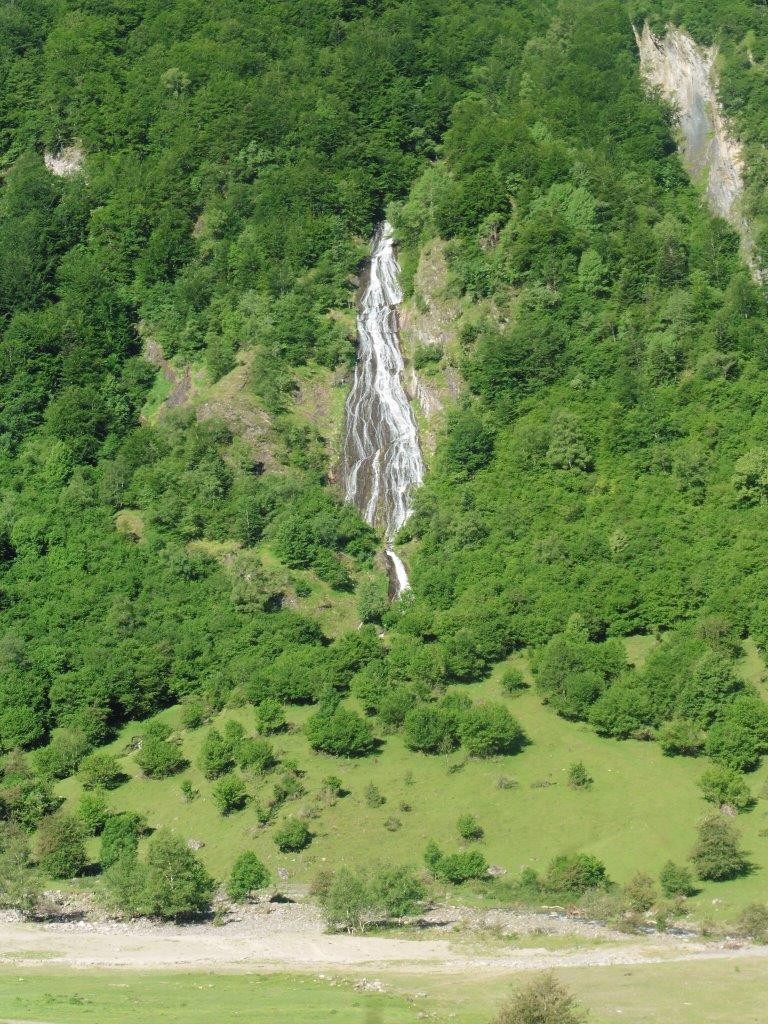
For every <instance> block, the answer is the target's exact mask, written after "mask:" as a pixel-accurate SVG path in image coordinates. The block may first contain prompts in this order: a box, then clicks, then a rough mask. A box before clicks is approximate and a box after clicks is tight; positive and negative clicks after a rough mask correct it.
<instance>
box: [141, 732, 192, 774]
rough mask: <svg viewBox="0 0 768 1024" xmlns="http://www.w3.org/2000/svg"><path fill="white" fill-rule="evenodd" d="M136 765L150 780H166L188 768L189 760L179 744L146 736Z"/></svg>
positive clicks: (157, 737)
mask: <svg viewBox="0 0 768 1024" xmlns="http://www.w3.org/2000/svg"><path fill="white" fill-rule="evenodd" d="M136 764H137V765H138V766H139V768H141V770H142V772H143V773H144V774H145V775H146V776H147V777H148V778H150V779H166V778H168V777H169V776H171V775H177V774H178V773H179V772H181V771H183V770H184V769H185V768H186V767H187V764H188V762H187V760H186V758H185V757H184V755H183V753H182V752H181V747H180V745H179V743H178V742H176V741H174V740H169V739H165V738H162V739H161V738H160V737H159V736H153V735H149V736H145V737H144V740H143V742H142V744H141V750H140V751H139V752H138V754H137V755H136Z"/></svg>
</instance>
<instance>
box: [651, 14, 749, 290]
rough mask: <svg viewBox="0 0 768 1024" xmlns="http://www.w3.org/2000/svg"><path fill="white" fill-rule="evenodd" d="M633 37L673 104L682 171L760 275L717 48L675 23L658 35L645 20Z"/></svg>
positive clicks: (656, 85)
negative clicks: (720, 86)
mask: <svg viewBox="0 0 768 1024" xmlns="http://www.w3.org/2000/svg"><path fill="white" fill-rule="evenodd" d="M635 38H636V40H637V48H638V51H639V53H640V69H641V72H642V74H643V77H644V78H645V80H646V81H647V82H648V84H649V85H651V86H653V87H654V88H658V89H659V91H660V92H661V95H662V96H663V98H664V99H665V100H667V102H669V103H670V104H671V105H672V106H673V107H674V110H675V120H676V123H677V128H678V131H679V133H680V152H681V156H682V159H683V163H684V165H685V167H686V170H687V171H688V173H689V174H690V175H691V177H692V178H693V180H694V181H697V182H700V183H701V185H702V187H703V188H704V190H705V193H706V197H707V202H708V203H709V207H710V209H711V210H712V212H713V213H714V214H716V215H717V216H718V217H723V218H724V219H725V220H727V221H728V223H729V224H731V225H732V227H733V228H735V230H736V231H737V232H738V233H739V235H740V237H741V249H742V254H743V256H744V259H745V260H746V262H747V263H748V264H749V267H750V269H751V270H752V273H753V275H754V276H755V278H756V279H758V280H760V279H762V278H763V272H762V270H761V268H760V267H758V265H757V263H756V261H755V256H754V245H753V242H752V236H751V233H750V227H749V223H748V221H747V219H746V217H745V215H744V211H743V208H742V199H743V194H744V159H743V155H742V149H741V145H740V143H739V141H738V139H737V138H736V137H735V135H734V134H733V131H732V129H731V127H730V125H729V124H728V120H727V118H726V117H725V114H724V113H723V109H722V107H721V105H720V102H719V100H718V98H717V68H716V61H717V47H716V46H709V47H705V46H699V45H698V44H697V43H696V42H695V41H694V40H693V39H692V38H691V37H690V36H689V35H688V34H687V33H686V32H683V31H682V30H681V29H679V28H676V27H675V26H674V25H667V28H666V32H665V35H664V36H657V35H654V33H653V32H652V31H651V29H650V27H649V25H648V24H647V23H646V24H645V25H644V26H643V30H642V32H638V30H637V29H635Z"/></svg>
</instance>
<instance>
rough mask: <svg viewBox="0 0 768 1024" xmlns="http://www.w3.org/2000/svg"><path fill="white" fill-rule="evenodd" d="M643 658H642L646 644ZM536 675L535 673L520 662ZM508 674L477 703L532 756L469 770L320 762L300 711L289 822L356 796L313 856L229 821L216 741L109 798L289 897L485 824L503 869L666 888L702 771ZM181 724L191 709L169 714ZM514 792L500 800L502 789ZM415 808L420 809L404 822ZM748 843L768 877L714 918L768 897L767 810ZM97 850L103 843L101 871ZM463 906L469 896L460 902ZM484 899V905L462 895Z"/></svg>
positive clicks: (723, 889) (752, 821)
mask: <svg viewBox="0 0 768 1024" xmlns="http://www.w3.org/2000/svg"><path fill="white" fill-rule="evenodd" d="M629 653H630V657H634V658H639V657H641V656H642V654H643V648H642V645H637V644H635V646H634V647H633V648H632V649H631V650H630V652H629ZM518 664H521V665H522V667H523V668H526V666H525V663H524V662H522V661H519V662H518ZM501 669H502V666H499V667H498V668H497V669H496V671H495V672H494V673H493V675H492V676H491V677H490V678H489V679H488V680H487V681H486V682H485V683H483V684H480V685H474V686H472V687H470V688H469V691H470V692H471V693H472V696H473V698H474V699H479V698H483V697H487V698H493V699H496V700H499V699H504V700H505V701H507V702H508V704H509V706H510V708H511V710H512V711H513V713H514V714H515V715H517V716H518V717H519V719H520V721H521V722H522V724H523V726H524V728H525V730H526V733H527V734H528V736H529V737H530V739H531V743H530V745H529V746H528V747H526V748H525V750H524V751H523V752H522V753H521V754H519V755H517V756H516V757H499V758H494V759H491V760H488V761H479V760H466V759H465V758H464V757H463V755H461V754H460V753H454V754H451V755H449V756H446V757H442V756H441V757H427V756H424V755H421V754H416V753H412V752H410V751H409V750H407V749H406V748H405V747H404V745H403V741H402V739H401V737H400V736H393V737H388V738H387V739H386V742H385V744H384V747H383V749H382V751H381V753H380V754H379V755H377V756H374V757H371V758H367V759H362V760H339V759H336V758H332V757H329V756H327V755H324V754H317V753H314V752H313V751H311V750H310V748H309V745H308V743H307V740H306V738H305V737H304V735H303V732H302V731H301V729H300V726H301V724H302V723H303V721H304V720H305V719H306V717H307V715H308V714H309V713H310V711H309V709H302V708H294V709H291V722H292V724H293V725H294V726H296V727H298V728H297V730H296V731H294V732H290V733H288V734H285V735H282V736H277V737H275V738H274V743H275V747H276V749H277V751H279V753H280V754H281V755H282V756H283V757H284V758H292V759H294V760H295V761H296V762H297V763H298V764H299V766H300V767H301V768H302V769H303V770H305V771H306V776H305V778H304V779H303V783H304V786H305V788H306V791H307V792H306V795H305V796H304V797H302V798H300V799H298V800H295V801H291V802H289V803H288V804H286V805H285V807H284V808H283V810H282V811H281V814H280V816H279V818H278V821H279V820H281V819H282V818H283V817H285V816H288V815H294V814H297V813H300V812H301V811H302V809H304V808H306V807H309V806H310V805H311V804H313V797H314V796H315V795H316V794H317V793H318V791H319V790H320V789H321V786H322V780H323V779H324V778H325V777H326V776H327V775H330V774H335V775H338V776H339V777H340V778H341V779H342V782H343V784H344V786H345V788H347V789H348V790H349V795H348V796H347V797H345V798H343V799H341V800H340V801H338V802H337V803H336V804H334V805H333V806H327V805H324V804H322V803H321V802H319V801H318V802H317V803H316V804H315V806H317V807H319V808H320V809H321V810H320V814H319V816H318V817H317V818H315V819H314V820H311V821H310V823H309V824H310V827H311V829H312V830H313V832H314V833H315V839H314V841H313V842H312V844H311V846H310V847H309V848H308V849H307V850H305V851H304V852H303V853H301V854H292V855H283V854H280V853H278V851H277V848H276V847H275V845H274V842H273V840H272V835H273V833H274V831H275V826H274V825H271V826H269V827H267V828H266V829H261V828H259V826H258V823H257V821H256V817H255V814H254V811H253V809H252V807H246V809H245V810H243V811H241V812H239V813H236V814H233V815H231V816H229V817H226V818H223V817H222V816H221V815H220V814H219V812H218V810H217V808H216V806H215V804H214V802H213V800H212V798H211V790H212V786H213V783H211V782H208V781H206V780H205V779H204V778H203V776H202V775H201V773H200V772H199V770H198V768H197V765H196V762H197V759H198V755H199V751H200V747H201V745H202V742H203V739H204V737H205V734H206V732H207V728H203V729H199V730H197V731H195V732H192V733H184V734H183V746H184V752H185V755H186V756H187V758H188V759H189V761H190V767H189V769H188V770H187V771H185V772H184V773H182V775H180V776H177V777H175V778H171V779H165V780H159V781H153V780H148V779H144V778H142V777H140V774H139V772H138V768H137V767H136V765H135V763H134V760H133V755H126V756H125V757H124V765H125V770H126V773H128V774H130V775H131V779H130V781H129V782H127V783H126V784H124V785H123V786H121V787H120V788H119V789H117V790H115V791H114V792H113V793H112V794H110V802H111V804H112V806H113V808H114V809H115V810H132V811H140V812H142V813H145V814H147V815H148V817H149V821H150V824H151V825H153V826H160V825H169V826H171V827H172V828H174V829H176V830H178V831H179V832H180V833H181V834H182V835H184V836H185V837H188V838H195V839H200V840H202V841H203V842H204V843H205V846H204V847H203V848H202V850H201V851H200V852H201V856H202V858H203V859H204V861H205V862H206V864H207V865H208V867H209V868H210V870H211V871H212V872H213V874H214V875H215V876H216V877H218V878H221V879H223V878H225V877H226V876H227V874H228V872H229V870H230V867H231V865H232V862H233V861H234V859H235V857H236V856H237V855H238V854H239V853H240V852H241V851H242V850H245V849H255V850H256V851H257V853H258V854H259V856H261V857H263V858H264V860H265V861H266V862H267V863H268V864H269V866H270V868H271V869H272V870H273V871H276V870H277V869H278V868H281V869H282V870H283V872H287V875H286V874H284V875H283V877H284V879H285V880H287V882H288V885H289V886H290V885H292V884H303V883H306V882H307V881H309V880H310V879H311V878H312V877H313V876H314V874H315V873H316V872H317V871H318V870H319V869H320V868H322V867H331V866H333V867H336V866H338V865H340V864H342V863H347V864H353V865H354V864H358V865H362V864H370V863H371V862H372V861H377V860H380V861H384V862H411V863H420V861H421V855H422V852H423V850H424V847H425V845H426V843H427V841H428V840H429V839H431V838H434V839H436V840H437V841H438V843H440V844H441V845H443V846H444V847H445V848H447V849H452V848H453V849H455V848H458V847H459V845H460V841H459V839H458V837H457V833H456V819H457V818H458V816H459V815H460V814H462V813H464V812H472V813H474V814H475V815H476V816H477V818H478V819H479V821H480V823H481V824H482V825H483V827H484V828H485V830H486V835H485V838H484V840H483V841H482V843H481V848H482V850H483V852H484V854H485V855H486V857H487V858H488V860H489V861H490V862H491V863H495V864H499V865H502V866H503V867H505V868H506V869H507V870H508V871H509V872H510V873H512V874H514V873H516V872H518V871H519V870H520V869H522V868H523V867H526V866H532V867H535V868H537V869H542V868H543V867H545V865H546V864H547V862H548V861H549V859H550V858H551V857H552V856H554V855H555V854H558V853H562V852H564V851H572V850H573V851H575V850H583V851H586V852H589V853H593V854H596V855H597V856H598V857H600V858H601V859H602V860H604V861H605V863H606V865H607V867H608V871H609V874H610V876H611V877H612V878H613V879H615V880H616V881H617V882H626V881H627V880H628V879H629V878H630V877H631V876H632V875H633V874H634V872H635V871H637V870H644V871H649V872H650V873H652V874H654V875H656V874H657V873H658V871H659V869H660V868H661V867H662V865H663V864H664V863H665V862H666V861H667V860H668V859H670V858H671V859H673V860H675V861H678V862H679V861H684V860H685V859H686V857H687V855H688V853H689V852H690V849H691V846H692V844H693V840H694V830H695V825H696V822H697V820H698V819H699V818H700V817H701V816H702V814H703V813H704V812H705V811H706V809H707V805H706V804H705V803H704V801H703V800H702V798H701V796H700V794H699V790H698V788H697V785H696V781H697V779H698V778H699V776H700V775H701V772H702V771H703V769H704V767H705V766H706V762H705V761H704V760H703V759H696V760H693V759H687V758H668V757H665V756H664V755H663V754H662V753H661V751H660V749H659V747H658V746H657V745H656V744H653V743H641V742H637V741H632V740H629V741H617V740H606V739H601V738H599V737H598V736H596V735H595V733H594V732H593V731H592V730H591V729H590V728H589V727H588V726H586V725H579V724H573V723H569V722H565V721H563V720H562V719H559V718H557V717H556V716H555V715H554V714H553V713H552V712H551V711H550V710H549V709H547V708H546V707H544V706H542V704H541V702H540V700H539V698H538V697H537V696H536V694H535V692H534V691H533V690H532V689H530V690H527V691H525V692H523V693H522V694H521V695H520V696H519V697H516V698H506V697H503V696H502V692H501V688H500V686H499V683H498V675H499V674H500V671H501ZM164 717H167V719H168V720H169V722H172V723H174V724H175V723H176V722H177V719H178V710H177V709H170V710H169V711H167V712H165V713H164ZM228 718H236V719H237V720H239V721H241V722H242V723H243V724H244V725H245V726H246V727H247V728H248V729H249V730H252V729H253V715H252V711H251V709H250V708H240V709H235V710H231V711H226V712H224V713H223V714H222V715H220V716H219V718H218V719H217V720H216V725H218V726H221V725H222V724H223V723H224V722H225V721H226V720H227V719H228ZM140 729H141V727H140V726H138V725H136V726H128V727H127V728H126V729H125V730H124V731H123V733H122V734H121V736H120V738H119V739H118V740H117V741H115V743H114V744H112V747H111V748H108V749H112V750H113V751H114V752H115V753H120V752H122V751H123V750H124V748H125V746H126V744H127V742H128V741H129V740H130V739H131V738H132V737H133V736H135V735H137V734H138V733H139V732H140ZM574 761H583V762H584V764H585V765H586V767H587V769H588V771H589V772H590V774H591V775H592V776H593V778H594V785H593V786H592V788H591V789H590V790H587V791H574V790H573V789H571V788H569V786H568V785H567V781H566V773H567V770H568V767H569V765H570V764H571V763H572V762H574ZM501 777H506V778H507V779H509V780H512V781H513V786H512V787H511V788H506V789H501V788H499V787H498V780H499V779H500V778H501ZM182 778H189V779H190V780H191V782H192V783H193V785H194V786H195V788H196V789H198V790H199V791H200V796H199V797H198V798H197V799H196V800H194V801H193V802H191V803H184V802H183V801H182V798H181V792H180V782H181V779H182ZM273 781H274V776H273V775H270V776H267V777H266V778H265V779H264V780H261V781H257V780H253V781H252V782H250V783H249V792H250V793H251V794H252V795H253V796H254V797H255V798H256V799H259V800H261V801H262V802H263V801H265V800H266V798H267V797H268V796H269V795H270V793H271V789H272V785H273ZM369 783H374V784H375V785H376V786H377V787H378V788H379V790H380V791H381V792H382V793H383V795H384V796H385V797H386V803H385V804H384V805H383V806H381V807H377V808H370V807H369V806H367V803H366V801H365V799H364V791H365V788H366V786H368V784H369ZM751 783H752V787H753V791H754V792H755V794H756V795H757V794H758V793H759V792H760V791H761V789H762V788H763V787H764V786H766V784H768V768H767V767H765V766H764V767H763V768H762V769H761V771H760V772H758V773H756V774H755V775H754V776H752V778H751ZM60 792H61V794H62V795H64V796H66V797H68V798H69V799H70V800H71V801H73V802H74V801H76V799H77V798H78V797H79V793H80V784H79V782H78V781H77V780H76V779H68V780H65V781H64V782H63V783H61V785H60ZM404 804H407V805H409V806H410V808H411V809H410V810H403V809H402V806H403V805H404ZM392 818H395V819H397V820H398V821H399V822H400V827H399V828H397V829H396V830H394V831H390V830H389V829H388V828H387V827H385V822H387V821H388V820H389V819H392ZM738 825H739V828H740V829H741V830H742V832H743V836H744V843H745V846H746V848H747V849H748V850H749V852H750V855H751V857H752V859H753V861H754V863H755V866H756V870H755V871H754V872H753V873H752V874H751V875H749V876H747V877H746V878H741V879H737V880H735V881H733V882H728V883H720V884H711V883H710V884H706V885H704V886H703V887H702V892H701V895H700V896H699V897H698V898H697V906H698V909H699V912H700V913H701V914H702V916H704V917H708V916H714V917H718V918H725V919H727V918H729V917H732V916H733V915H735V914H736V913H737V911H738V910H739V908H740V907H742V906H743V905H744V904H745V903H748V902H750V901H754V900H760V899H764V898H765V877H766V868H767V867H768V849H767V847H768V843H766V838H765V834H764V833H765V826H766V810H765V803H764V802H758V804H757V806H756V808H755V809H754V810H753V811H752V812H750V813H749V814H745V815H741V816H740V817H739V819H738ZM97 849H98V846H97V841H94V844H93V854H94V859H96V855H97ZM450 897H451V898H452V899H456V898H457V893H456V892H455V891H452V892H451V894H450ZM462 898H464V899H472V898H473V897H472V896H471V894H469V893H466V894H462Z"/></svg>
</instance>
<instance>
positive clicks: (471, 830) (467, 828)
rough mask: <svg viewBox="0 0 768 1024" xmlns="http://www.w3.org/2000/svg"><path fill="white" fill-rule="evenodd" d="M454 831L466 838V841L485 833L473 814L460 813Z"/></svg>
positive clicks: (480, 837) (478, 837) (481, 836)
mask: <svg viewBox="0 0 768 1024" xmlns="http://www.w3.org/2000/svg"><path fill="white" fill-rule="evenodd" d="M456 831H457V832H458V833H459V836H460V837H461V838H462V839H466V840H468V841H470V840H475V839H482V838H483V836H484V835H485V831H484V829H483V826H482V825H481V824H480V822H479V821H478V820H477V818H476V817H475V816H474V814H462V815H461V817H460V818H459V820H458V821H457V822H456Z"/></svg>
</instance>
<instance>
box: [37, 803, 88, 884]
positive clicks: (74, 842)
mask: <svg viewBox="0 0 768 1024" xmlns="http://www.w3.org/2000/svg"><path fill="white" fill-rule="evenodd" d="M83 840H84V830H83V826H82V825H81V823H80V821H78V819H77V818H75V817H73V816H72V815H69V814H55V815H53V816H52V817H50V818H43V820H42V821H41V822H40V828H39V829H38V833H37V859H38V862H39V864H40V867H41V868H42V869H43V871H45V872H46V874H49V875H50V876H51V877H52V878H74V877H75V875H79V874H80V872H81V871H82V870H83V868H84V867H85V865H86V864H87V863H88V858H87V856H86V852H85V842H84V841H83Z"/></svg>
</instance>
